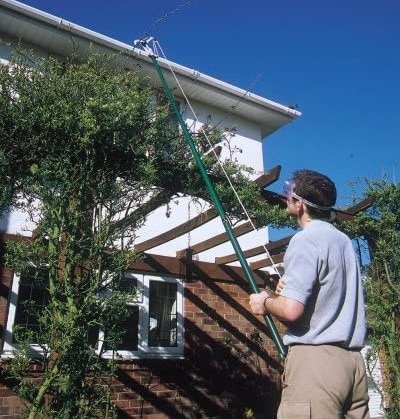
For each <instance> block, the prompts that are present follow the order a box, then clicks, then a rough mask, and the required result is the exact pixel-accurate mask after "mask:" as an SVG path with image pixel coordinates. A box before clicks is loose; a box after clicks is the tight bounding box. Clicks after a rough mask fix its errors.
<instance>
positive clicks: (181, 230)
mask: <svg viewBox="0 0 400 419" xmlns="http://www.w3.org/2000/svg"><path fill="white" fill-rule="evenodd" d="M217 215H218V213H217V211H216V210H215V209H214V208H210V209H209V210H207V211H205V212H202V213H201V214H199V215H198V216H196V217H194V218H192V219H190V220H189V221H187V222H185V223H183V224H180V225H179V226H177V227H174V228H172V229H171V230H168V231H166V232H165V233H162V234H159V235H157V236H156V237H153V238H151V239H149V240H146V241H144V242H142V243H137V244H135V246H134V250H135V252H144V251H146V250H148V249H151V248H152V247H156V246H159V245H161V244H164V243H167V242H169V241H170V240H173V239H175V238H177V237H179V236H181V235H182V234H185V233H188V232H189V231H191V230H193V229H195V228H196V227H199V226H201V225H202V224H205V223H207V222H208V221H210V220H212V219H213V218H215V217H216V216H217Z"/></svg>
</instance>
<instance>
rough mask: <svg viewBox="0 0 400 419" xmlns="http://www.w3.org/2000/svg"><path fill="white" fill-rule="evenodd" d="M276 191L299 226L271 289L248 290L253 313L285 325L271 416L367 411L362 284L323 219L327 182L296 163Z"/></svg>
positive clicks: (331, 194) (342, 239)
mask: <svg viewBox="0 0 400 419" xmlns="http://www.w3.org/2000/svg"><path fill="white" fill-rule="evenodd" d="M284 192H285V195H286V197H287V211H288V213H289V215H290V216H292V217H295V218H296V220H297V223H298V224H299V226H300V227H301V228H302V230H301V231H300V232H298V233H297V234H295V235H294V236H293V238H292V239H291V241H290V243H289V246H288V249H287V251H286V254H285V258H284V268H285V273H284V276H283V278H282V279H281V280H280V281H279V284H278V286H277V289H276V292H275V295H273V296H271V295H270V294H269V293H267V292H266V291H262V292H260V293H258V294H252V295H251V296H250V306H251V309H252V311H253V313H254V314H257V315H264V314H266V313H267V312H268V313H270V314H271V315H273V316H275V317H276V318H278V319H280V320H281V321H283V322H284V323H285V324H286V325H287V330H286V333H285V335H284V338H283V342H284V343H285V345H287V346H288V355H287V358H286V360H285V371H284V374H283V377H282V383H283V390H282V399H281V404H280V406H279V410H278V419H293V418H298V419H300V418H304V419H306V418H307V419H308V418H313V419H333V418H335V419H339V418H349V419H350V418H351V419H359V418H363V419H367V418H369V411H368V400H369V398H368V388H367V380H366V372H365V366H364V361H363V358H362V356H361V354H360V349H361V348H362V347H363V346H364V340H365V336H366V325H365V311H364V298H363V289H362V283H361V277H360V271H359V267H358V262H357V259H356V255H355V252H354V249H353V246H352V243H351V241H350V239H349V238H348V237H347V236H346V235H345V234H344V233H342V232H340V231H339V230H338V229H336V228H335V227H334V226H333V225H332V224H331V213H332V211H331V209H332V207H333V206H334V205H335V202H336V187H335V184H334V183H333V182H332V181H331V180H330V179H329V178H328V177H326V176H324V175H322V174H320V173H317V172H314V171H311V170H299V171H296V172H295V173H294V177H293V179H292V180H291V181H288V182H286V184H285V191H284Z"/></svg>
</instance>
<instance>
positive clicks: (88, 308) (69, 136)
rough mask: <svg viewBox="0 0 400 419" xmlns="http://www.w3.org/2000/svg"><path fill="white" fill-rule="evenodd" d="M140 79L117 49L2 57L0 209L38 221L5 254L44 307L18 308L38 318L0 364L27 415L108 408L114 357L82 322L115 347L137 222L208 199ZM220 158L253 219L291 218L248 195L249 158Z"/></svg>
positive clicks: (228, 194) (171, 125)
mask: <svg viewBox="0 0 400 419" xmlns="http://www.w3.org/2000/svg"><path fill="white" fill-rule="evenodd" d="M148 86H149V83H148V81H147V80H146V79H144V78H143V77H141V76H140V75H139V74H137V73H135V72H128V71H126V70H121V69H118V68H116V66H115V65H113V58H112V57H108V58H107V57H103V56H96V55H91V56H90V57H89V58H88V59H87V60H85V61H84V62H80V61H78V60H76V59H74V58H69V59H65V60H63V61H59V60H56V59H51V58H50V59H39V58H35V57H34V56H33V55H30V54H28V53H24V54H18V55H17V56H16V57H15V58H13V60H12V61H11V63H10V65H9V66H1V67H0V138H1V142H0V178H1V180H2V184H1V187H2V192H1V197H0V198H1V202H0V210H2V209H4V208H6V207H7V206H12V207H14V208H20V209H22V210H24V211H25V212H27V213H29V214H30V215H31V218H32V220H34V221H35V222H36V228H35V231H34V237H35V238H34V240H29V241H23V242H20V243H11V242H10V243H8V244H7V254H6V263H7V264H8V265H9V266H10V267H12V268H13V269H15V270H17V271H19V272H21V273H25V274H28V275H30V277H32V278H33V280H34V281H35V283H36V284H42V285H43V289H46V290H47V291H48V303H47V305H46V308H45V309H44V310H41V311H40V312H37V311H36V312H35V311H33V312H32V310H34V307H26V309H27V310H28V311H29V310H30V311H31V313H32V314H33V315H35V316H36V318H37V323H38V327H37V328H36V329H35V330H27V329H24V328H19V329H18V330H15V334H16V336H17V339H18V342H19V343H20V347H21V350H20V351H19V352H18V353H16V354H15V358H14V360H13V361H12V362H11V363H10V365H9V372H10V374H11V375H12V377H13V378H15V379H17V380H18V381H17V382H18V386H17V387H16V391H18V393H19V395H20V396H21V398H22V399H23V400H25V401H26V402H27V408H28V410H29V417H30V418H34V417H35V416H36V415H41V416H46V415H50V416H52V417H59V418H70V417H74V416H77V417H81V418H84V417H94V416H96V415H97V416H99V417H105V416H106V415H108V414H111V413H110V412H111V411H110V409H111V407H112V406H111V403H110V388H109V386H108V384H109V382H110V381H109V379H110V378H111V377H112V375H113V373H114V371H115V363H114V362H108V361H105V360H103V359H102V358H101V354H100V355H98V354H96V352H95V351H94V347H95V345H96V342H94V341H93V339H92V338H91V337H92V336H93V333H91V331H93V330H97V329H98V328H99V327H100V326H102V327H104V328H105V329H106V330H107V333H106V339H107V342H106V345H103V346H107V347H108V348H116V347H117V346H118V342H119V341H120V339H121V333H122V332H121V331H122V329H123V328H122V324H123V323H124V320H125V319H126V318H127V315H128V313H127V309H126V304H125V302H126V301H127V299H128V298H131V297H132V295H131V294H132V292H131V293H129V292H126V290H125V289H124V282H123V273H124V271H125V270H126V269H127V268H128V267H129V266H130V265H131V264H132V262H134V261H135V260H136V259H137V258H138V257H140V255H137V254H134V253H133V252H132V251H130V247H131V244H132V241H133V239H134V237H135V232H136V230H137V229H138V228H139V227H140V226H141V225H143V223H144V222H145V220H146V216H147V214H148V213H150V212H151V211H152V210H154V209H156V208H158V207H160V206H162V205H165V204H168V202H170V200H171V199H172V198H173V197H174V196H178V195H190V196H193V197H196V198H203V199H206V200H207V199H208V195H207V192H206V191H205V188H204V186H203V181H202V179H201V177H200V174H199V173H198V170H197V168H196V167H195V164H194V163H190V162H191V161H192V158H191V155H190V151H189V150H188V148H187V146H186V144H185V142H184V139H183V137H182V136H181V135H180V132H179V130H178V128H177V124H176V122H174V119H173V118H171V112H170V109H169V107H168V106H166V105H165V100H164V99H162V97H163V95H161V96H159V95H158V94H157V92H156V91H154V90H152V89H150V88H149V87H148ZM204 130H207V131H208V134H209V139H210V140H211V142H212V144H214V143H216V142H217V141H221V138H222V137H221V135H222V134H221V133H220V132H217V131H216V130H210V127H208V126H205V127H204ZM198 146H199V151H200V152H201V153H204V154H205V158H204V161H205V164H206V166H207V167H208V168H209V171H210V174H211V176H212V177H213V180H214V181H215V182H216V185H217V188H218V193H219V194H220V196H221V200H222V201H223V202H225V203H226V202H229V206H228V209H229V211H227V213H228V214H229V215H230V216H231V217H232V219H239V218H240V217H241V216H242V209H241V207H240V205H236V204H235V205H234V204H232V202H233V201H231V199H232V191H231V190H230V188H229V187H228V186H227V185H226V182H223V181H221V179H222V175H221V173H220V172H221V170H220V168H219V167H218V166H216V165H215V160H214V157H213V155H212V154H207V153H206V152H207V151H208V148H209V145H207V144H204V143H202V142H199V144H198ZM226 170H227V172H228V173H229V174H230V175H232V178H233V181H234V184H235V186H236V187H237V190H238V193H239V194H240V195H241V196H242V197H243V202H244V203H245V204H246V205H247V206H248V210H249V214H250V215H251V216H254V217H255V221H256V222H257V223H258V225H265V223H266V221H268V220H269V221H271V220H272V221H274V222H277V223H278V224H279V223H285V222H286V221H285V217H284V214H283V213H282V212H279V211H277V210H276V209H274V208H272V207H269V206H268V205H266V204H265V202H262V201H261V200H257V199H256V200H255V199H254V196H256V195H257V194H259V190H258V189H257V187H256V186H255V185H254V184H253V183H252V182H249V180H248V176H247V175H248V172H249V170H247V168H244V167H238V166H237V165H236V164H235V163H234V161H233V160H230V161H228V162H227V163H226ZM109 289H111V290H112V293H106V292H104V291H106V290H109ZM99 295H103V297H102V298H99ZM32 342H35V343H40V344H41V346H42V350H43V356H42V357H40V358H39V359H37V360H36V362H39V363H40V365H41V368H42V372H43V373H42V375H41V379H40V380H33V379H32V378H31V377H30V375H29V374H28V373H29V371H30V369H31V366H32V356H31V354H30V352H29V344H30V343H32Z"/></svg>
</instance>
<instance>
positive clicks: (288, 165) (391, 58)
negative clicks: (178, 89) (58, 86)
mask: <svg viewBox="0 0 400 419" xmlns="http://www.w3.org/2000/svg"><path fill="white" fill-rule="evenodd" d="M24 3H26V4H28V5H30V6H33V7H36V8H39V9H41V10H43V11H46V12H48V13H51V14H54V15H56V16H58V17H62V18H64V19H67V20H69V21H71V22H73V23H76V24H79V25H82V26H84V27H86V28H89V29H91V30H94V31H97V32H100V33H102V34H104V35H107V36H110V37H112V38H115V39H117V40H119V41H122V42H126V43H128V44H133V41H134V40H135V39H139V38H142V37H144V36H154V37H156V38H157V40H158V42H159V44H160V46H161V47H162V50H163V52H164V54H165V55H166V58H168V59H170V60H172V61H175V62H177V63H179V64H181V65H184V66H187V67H190V68H194V69H196V70H198V71H200V72H202V73H205V74H207V75H210V76H213V77H216V78H218V79H220V80H223V81H225V82H228V83H231V84H233V85H235V86H238V87H240V88H243V89H245V90H249V91H251V92H253V93H256V94H258V95H261V96H263V97H266V98H268V99H271V100H274V101H276V102H279V103H282V104H285V105H296V106H298V109H299V110H300V111H301V112H302V114H303V115H302V117H301V118H300V119H298V120H296V121H295V122H293V123H292V124H290V125H288V126H286V127H284V128H283V129H281V130H279V131H278V132H276V133H274V134H273V135H272V136H270V137H268V139H267V140H266V141H265V142H264V145H265V164H266V169H269V168H272V167H274V166H276V165H277V164H280V165H282V175H281V180H280V181H279V182H277V184H276V185H274V186H273V187H272V189H274V190H277V191H279V190H280V188H281V185H282V183H283V181H284V180H285V178H288V177H290V175H291V173H292V172H293V170H295V169H298V168H310V169H314V170H318V171H321V172H323V173H326V174H327V175H328V176H330V177H331V178H332V179H333V180H334V181H335V182H336V184H337V187H338V192H339V199H338V206H346V205H349V204H350V203H351V200H350V197H351V195H352V190H353V188H352V187H351V182H353V181H357V180H358V179H364V178H368V179H376V180H378V179H381V178H382V177H383V176H386V178H387V179H389V180H391V181H392V180H394V181H396V182H398V181H399V178H400V157H399V151H400V146H399V141H400V118H399V116H398V112H399V110H398V109H399V100H400V2H399V0H381V1H379V2H378V1H377V0H335V1H330V2H325V1H321V0H303V1H301V2H295V1H279V2H278V1H270V0H247V1H246V2H243V1H240V0H237V1H232V0H229V1H228V0H187V1H185V0H181V1H179V0H178V1H175V0H174V1H173V0H153V1H151V2H139V1H129V0H114V1H99V0H96V1H95V0H84V1H79V2H78V1H75V0H69V1H54V0H26V1H25V2H24ZM360 188H361V185H360V184H359V186H358V190H360Z"/></svg>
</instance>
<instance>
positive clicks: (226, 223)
mask: <svg viewBox="0 0 400 419" xmlns="http://www.w3.org/2000/svg"><path fill="white" fill-rule="evenodd" d="M151 59H152V61H153V64H154V67H155V69H156V70H157V73H158V75H159V77H160V80H161V82H162V85H163V88H164V91H165V94H166V95H167V98H168V100H169V102H170V104H171V106H172V108H173V110H174V112H175V114H176V117H177V118H178V122H179V124H180V126H181V128H182V131H183V134H184V136H185V139H186V141H187V143H188V145H189V147H190V150H191V152H192V154H193V157H194V159H195V161H196V164H197V167H198V168H199V170H200V173H201V176H202V178H203V180H204V182H205V184H206V186H207V189H208V191H209V193H210V195H211V199H212V201H213V202H214V204H215V207H216V209H217V212H218V215H219V216H220V218H221V220H222V223H223V225H224V227H225V230H226V232H227V234H228V237H229V239H230V241H231V243H232V246H233V248H234V250H235V253H236V256H237V257H238V259H239V262H240V265H241V267H242V269H243V272H244V274H245V276H246V279H247V281H248V282H249V285H250V288H251V291H252V292H253V293H258V292H260V290H259V288H258V286H257V284H256V282H255V280H254V277H253V274H252V272H251V270H250V267H249V265H248V263H247V260H246V258H245V257H244V255H243V252H242V249H241V248H240V245H239V243H238V240H237V238H236V236H235V234H234V233H233V229H232V227H231V224H230V221H229V219H228V217H227V216H226V214H225V211H224V208H223V207H222V203H221V200H220V198H219V196H218V194H217V192H216V190H215V188H214V185H213V184H212V182H211V179H210V177H209V176H208V173H207V171H206V168H205V166H204V163H203V160H202V159H201V156H200V154H199V152H198V151H197V149H196V146H195V144H194V142H193V138H192V136H191V134H190V132H189V130H188V128H187V126H186V124H185V122H184V121H183V119H182V116H181V114H180V112H179V109H178V107H177V105H176V102H175V100H174V97H173V95H172V92H171V89H170V88H169V86H168V84H167V82H166V80H165V77H164V74H163V73H162V71H161V68H160V66H159V64H158V62H157V59H156V57H155V56H154V55H151ZM264 319H265V322H266V324H267V326H268V329H269V331H270V333H271V337H272V339H273V341H274V343H275V346H276V348H277V350H278V352H279V355H280V357H281V359H282V360H283V359H284V358H285V356H286V348H285V346H284V344H283V342H282V340H281V337H280V336H279V333H278V331H277V329H276V326H275V324H274V322H273V320H272V319H271V316H270V315H269V313H267V314H266V315H265V316H264Z"/></svg>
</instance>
